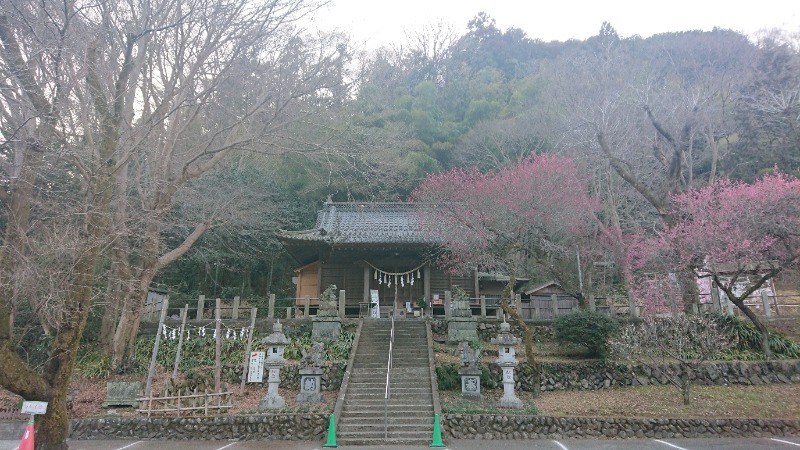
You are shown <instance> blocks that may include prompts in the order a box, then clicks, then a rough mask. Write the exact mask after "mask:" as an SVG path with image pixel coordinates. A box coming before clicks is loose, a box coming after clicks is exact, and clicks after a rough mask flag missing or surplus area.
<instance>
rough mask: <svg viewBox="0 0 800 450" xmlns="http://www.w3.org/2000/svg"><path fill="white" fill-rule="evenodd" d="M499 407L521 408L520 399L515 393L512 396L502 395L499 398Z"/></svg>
mask: <svg viewBox="0 0 800 450" xmlns="http://www.w3.org/2000/svg"><path fill="white" fill-rule="evenodd" d="M500 407H501V408H508V409H522V400H520V399H519V397H517V396H516V395H515V396H513V397H508V396H505V395H504V396H503V398H501V399H500Z"/></svg>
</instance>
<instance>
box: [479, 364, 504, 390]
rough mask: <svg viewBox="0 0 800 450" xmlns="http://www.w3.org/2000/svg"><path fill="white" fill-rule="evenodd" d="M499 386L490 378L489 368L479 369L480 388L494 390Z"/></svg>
mask: <svg viewBox="0 0 800 450" xmlns="http://www.w3.org/2000/svg"><path fill="white" fill-rule="evenodd" d="M499 385H500V383H498V382H497V380H495V379H494V378H493V377H492V372H491V371H490V370H489V368H488V367H486V366H483V367H481V386H483V387H485V388H487V389H494V388H496V387H497V386H499Z"/></svg>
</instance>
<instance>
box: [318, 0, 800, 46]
mask: <svg viewBox="0 0 800 450" xmlns="http://www.w3.org/2000/svg"><path fill="white" fill-rule="evenodd" d="M481 11H484V12H486V13H487V14H489V16H490V17H492V18H493V19H495V21H496V22H497V27H498V28H499V29H501V30H506V29H508V28H510V27H516V28H521V29H523V30H524V31H525V32H526V33H527V35H528V36H529V37H530V38H534V39H541V40H544V41H552V40H558V41H564V40H567V39H580V40H583V39H586V38H588V37H590V36H594V35H596V34H597V32H598V31H599V30H600V25H601V24H602V23H603V22H604V21H607V22H610V23H611V25H613V26H614V28H615V29H616V30H617V32H618V33H619V35H620V36H622V37H629V36H633V35H636V34H638V35H641V36H642V37H648V36H651V35H653V34H657V33H663V32H669V31H687V30H697V29H700V30H711V29H712V28H714V27H715V26H717V27H721V28H729V29H733V30H736V31H740V32H743V33H745V34H752V33H753V32H755V31H757V30H759V29H762V28H774V27H778V28H783V29H786V30H789V31H793V32H800V0H749V1H743V0H727V1H726V0H661V1H643V0H628V1H621V0H550V1H531V0H488V1H487V0H480V1H478V0H394V1H392V0H332V4H331V6H329V7H327V8H325V9H324V10H323V11H321V12H320V13H318V15H317V17H316V20H315V24H316V25H317V26H319V27H320V28H323V29H332V28H338V29H340V30H344V31H348V32H349V33H350V34H351V36H352V37H353V41H354V44H355V45H357V46H364V47H365V48H367V49H374V48H377V47H380V46H382V45H389V44H401V43H403V42H404V40H405V32H406V31H410V30H411V31H413V30H419V29H421V28H422V27H423V26H426V25H431V24H436V23H437V22H443V23H445V24H450V25H452V27H453V29H454V30H455V31H456V32H457V34H458V35H461V34H463V33H464V32H466V27H467V22H468V21H469V20H470V19H472V18H473V17H475V15H476V14H477V13H478V12H481Z"/></svg>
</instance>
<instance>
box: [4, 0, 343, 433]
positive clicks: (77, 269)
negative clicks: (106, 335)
mask: <svg viewBox="0 0 800 450" xmlns="http://www.w3.org/2000/svg"><path fill="white" fill-rule="evenodd" d="M314 8H316V4H315V3H312V2H308V3H307V2H303V1H289V0H271V1H266V2H259V3H252V2H245V1H221V2H220V1H210V0H207V1H203V0H190V1H184V2H172V1H167V0H164V1H153V2H144V3H136V2H134V3H124V2H117V1H110V2H100V3H88V4H86V3H82V2H74V1H49V0H44V1H36V2H34V1H12V2H7V1H4V2H2V3H0V71H1V72H2V74H1V76H0V80H1V81H0V87H2V89H0V124H2V127H0V133H2V137H1V139H2V140H1V141H0V149H2V152H0V153H1V155H0V166H1V167H2V182H3V184H4V186H3V187H4V189H2V190H1V191H0V202H2V203H1V204H2V208H3V214H4V215H5V217H6V218H7V220H6V226H5V229H4V230H3V232H4V238H3V245H2V248H0V289H2V292H0V294H1V295H0V360H1V361H3V363H2V365H0V385H2V386H3V387H5V388H6V389H9V390H10V391H12V392H14V393H17V394H19V395H21V396H23V397H24V398H26V399H30V400H42V401H47V402H49V403H50V406H49V408H48V412H47V414H45V415H42V416H39V417H37V434H38V435H39V436H37V442H38V443H39V447H41V448H43V447H44V446H46V447H47V448H48V449H61V448H66V447H67V445H66V438H67V432H68V421H67V411H66V390H67V385H68V382H69V379H70V376H71V374H72V370H73V367H74V362H75V355H76V351H77V348H78V344H79V342H80V338H81V336H82V334H83V330H84V327H85V325H86V319H87V316H88V313H89V310H90V307H91V304H92V302H93V300H94V297H95V291H94V289H95V287H96V281H97V280H98V279H97V275H98V272H97V269H98V258H99V256H100V255H101V254H102V252H104V251H106V250H107V249H111V250H113V253H114V254H115V255H117V258H116V262H117V263H118V264H117V267H116V268H115V270H114V271H113V274H114V275H113V276H112V277H111V278H112V279H119V280H120V281H121V282H122V283H121V284H119V286H120V287H119V290H120V291H121V292H123V293H124V295H123V296H122V297H121V298H122V299H123V300H124V302H123V304H124V306H125V307H126V308H124V310H123V311H127V315H126V316H125V317H124V320H132V321H133V325H134V327H135V326H137V325H138V320H137V318H136V313H137V311H140V310H141V308H140V307H139V306H137V305H136V304H135V302H134V301H133V300H130V299H133V298H136V299H137V300H138V301H141V300H142V299H143V297H137V296H138V294H140V293H141V292H142V291H146V288H147V286H148V284H149V280H150V279H151V278H152V275H153V273H155V272H156V271H157V270H158V269H159V268H160V267H163V266H164V265H165V264H167V263H169V262H170V261H173V260H174V259H175V258H176V257H177V256H179V255H180V254H181V253H182V252H185V249H186V248H188V247H189V246H190V245H191V244H192V243H193V242H195V241H196V239H197V238H198V236H199V235H200V234H202V232H203V231H205V230H206V229H208V227H210V226H213V225H214V224H215V223H218V220H219V214H218V213H213V212H214V211H218V210H215V209H213V208H212V209H209V211H211V212H212V214H210V215H208V216H206V217H205V218H204V219H203V220H199V221H198V222H196V223H194V224H193V227H192V229H191V231H189V232H188V233H187V234H186V235H185V236H183V240H182V242H181V243H179V244H178V245H177V246H175V247H174V248H163V247H162V242H161V241H160V239H159V237H160V235H159V226H160V222H159V220H161V219H163V218H164V217H165V216H166V215H167V214H168V212H169V210H170V207H171V205H172V202H173V199H174V198H175V194H176V192H178V190H179V189H180V187H181V186H183V185H185V184H186V183H187V182H188V181H190V180H193V179H197V178H198V177H200V176H201V175H202V174H203V173H205V172H207V171H208V170H210V169H211V168H212V167H214V166H215V165H216V164H218V163H219V162H220V161H223V160H224V159H225V158H226V157H227V156H228V155H230V154H232V153H235V152H238V151H255V150H262V151H267V150H271V151H282V150H283V149H285V148H286V146H287V145H288V144H287V143H292V142H293V141H292V139H291V136H289V135H288V134H287V135H284V136H281V138H282V139H271V138H270V137H271V136H276V135H280V130H281V129H282V124H283V123H284V122H285V118H286V117H301V116H302V113H303V112H304V111H303V108H297V109H296V110H293V109H292V105H294V104H295V103H298V102H299V101H301V100H302V101H303V106H304V107H305V108H307V109H315V108H320V107H323V106H324V105H326V104H329V102H330V101H331V98H332V97H333V95H334V94H340V93H341V83H337V82H336V81H335V80H337V79H341V74H342V67H343V65H342V64H340V62H341V59H342V57H343V53H344V52H343V47H341V46H339V47H336V46H334V47H330V46H329V45H328V44H330V43H331V42H330V41H326V42H325V43H324V44H321V45H309V43H308V41H307V40H303V39H300V37H299V34H298V31H297V30H296V28H295V27H293V26H292V22H293V21H294V20H295V19H297V18H299V17H302V16H303V15H304V14H305V13H307V12H309V11H312V10H313V9H314ZM253 64H255V65H257V66H258V67H254V66H253ZM266 69H269V70H266ZM237 83H239V85H238V86H237ZM243 87H244V88H246V89H242V88H243ZM306 99H308V101H305V100H306ZM290 111H291V112H292V114H288V112H290ZM295 144H296V143H295ZM62 184H63V185H65V186H73V187H74V188H72V189H71V190H69V191H67V190H65V191H63V192H59V191H58V189H59V188H58V187H57V186H60V185H62ZM65 193H66V194H68V195H65V196H64V200H66V202H64V201H62V202H60V203H59V202H56V201H55V200H56V199H57V197H58V196H59V195H60V194H65ZM134 201H135V202H136V203H135V204H136V206H137V208H136V210H135V211H137V213H138V214H137V216H136V219H137V220H140V219H141V221H140V222H139V223H141V224H142V225H141V227H139V228H136V231H142V230H143V231H145V233H142V234H141V240H139V241H136V240H134V239H133V237H132V236H135V237H138V236H139V235H138V234H137V235H134V234H133V233H130V228H129V227H131V223H132V222H131V221H130V220H129V219H127V218H126V215H125V214H130V212H131V211H134V209H130V210H126V209H124V208H125V207H129V206H130V205H133V204H134V203H133V202H134ZM112 205H113V207H112ZM122 205H126V206H125V207H123V206H122ZM112 212H113V213H114V214H113V216H112ZM131 216H132V215H131ZM129 217H130V216H129ZM112 220H113V222H112ZM112 223H113V225H114V227H113V228H111V225H112ZM109 230H113V234H111V235H109ZM126 232H127V233H128V234H127V235H126ZM43 249H44V250H47V252H46V253H44V255H40V254H37V253H36V252H37V251H40V250H43ZM131 255H135V256H131ZM45 256H53V258H51V259H48V260H46V261H42V258H43V257H45ZM51 269H52V270H51ZM112 290H113V289H112ZM42 291H46V292H47V293H48V296H47V297H46V298H47V301H46V302H39V304H41V305H46V306H47V308H45V307H40V308H38V309H39V310H41V311H50V312H52V314H50V315H44V314H42V315H40V317H41V318H40V321H41V322H42V324H43V325H46V326H47V327H48V328H50V329H51V333H52V334H53V339H52V346H51V348H50V353H49V356H48V359H47V361H46V363H45V364H44V366H43V367H41V368H37V367H32V366H30V365H28V364H27V362H26V361H25V360H24V359H23V358H21V357H20V356H19V355H18V354H17V352H15V349H14V343H13V339H12V330H13V326H14V322H13V305H14V304H15V303H18V302H22V301H28V299H30V298H33V297H35V296H37V295H38V294H39V293H40V292H42ZM53 306H55V307H57V308H55V309H51V307H53ZM34 307H36V305H34ZM123 313H124V312H123ZM121 318H122V317H121ZM131 333H132V332H131V329H130V328H127V329H122V330H117V334H118V335H120V337H121V339H120V342H123V346H124V343H126V342H128V339H130V334H131Z"/></svg>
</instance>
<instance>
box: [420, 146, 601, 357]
mask: <svg viewBox="0 0 800 450" xmlns="http://www.w3.org/2000/svg"><path fill="white" fill-rule="evenodd" d="M588 185H589V177H588V176H584V175H582V174H581V173H580V172H579V171H578V169H577V167H576V165H575V162H574V161H572V160H570V159H568V158H564V157H559V156H554V155H537V156H532V157H529V158H526V159H524V160H522V161H520V162H519V163H517V164H514V165H512V166H507V167H505V168H503V169H500V170H498V171H496V172H489V173H481V172H479V171H478V170H477V169H472V170H465V169H454V170H451V171H449V172H445V173H441V174H435V175H430V176H429V177H428V178H427V179H426V180H425V181H424V182H423V183H422V184H421V185H420V186H419V188H417V190H416V191H415V192H414V193H413V195H412V198H413V199H414V200H415V201H420V202H425V203H426V204H427V205H429V208H427V209H426V210H425V214H424V217H423V218H422V223H423V226H424V227H425V228H426V230H427V231H428V232H429V233H431V234H432V235H433V237H434V238H435V239H436V240H437V241H438V242H441V243H442V252H441V254H440V257H439V263H440V265H441V266H442V267H445V268H446V269H448V270H450V271H452V272H454V273H465V272H468V271H471V270H475V269H479V270H485V271H500V272H504V273H506V274H508V275H510V277H511V279H510V281H509V284H508V285H507V286H506V289H505V291H504V295H503V299H502V300H501V306H502V308H503V310H504V311H505V312H506V313H507V314H509V315H510V316H511V317H512V318H514V319H515V321H517V322H518V323H520V324H521V326H522V329H523V330H527V327H525V326H524V323H523V322H522V318H521V317H520V316H519V314H518V313H517V312H516V311H515V310H513V309H511V308H510V307H509V305H508V297H509V296H510V292H511V289H512V288H513V286H514V284H515V283H516V276H517V275H519V274H524V273H526V272H527V271H528V268H529V267H530V265H529V263H530V261H531V260H532V259H540V260H542V259H545V260H548V261H550V262H551V263H550V264H549V267H551V268H557V267H561V266H560V265H559V264H557V263H556V261H558V260H564V259H567V258H569V259H571V260H574V258H575V248H576V247H575V245H576V244H577V243H579V242H584V243H585V242H588V240H587V239H586V238H587V237H591V236H592V235H593V234H594V233H596V223H597V222H596V216H595V214H596V212H597V211H598V208H599V203H598V201H597V200H596V199H594V198H593V197H591V196H590V195H589V187H588ZM579 248H581V250H582V251H584V252H587V251H589V249H590V248H591V246H589V245H582V246H580V247H579ZM569 272H570V276H571V277H573V278H574V274H575V270H574V266H573V267H572V268H570V271H569ZM553 275H558V274H557V273H554V274H553ZM563 278H566V277H563ZM529 333H530V331H529V330H527V331H526V336H525V352H526V356H527V358H528V361H529V362H533V361H534V359H533V349H532V341H533V339H532V336H530V335H529Z"/></svg>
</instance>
